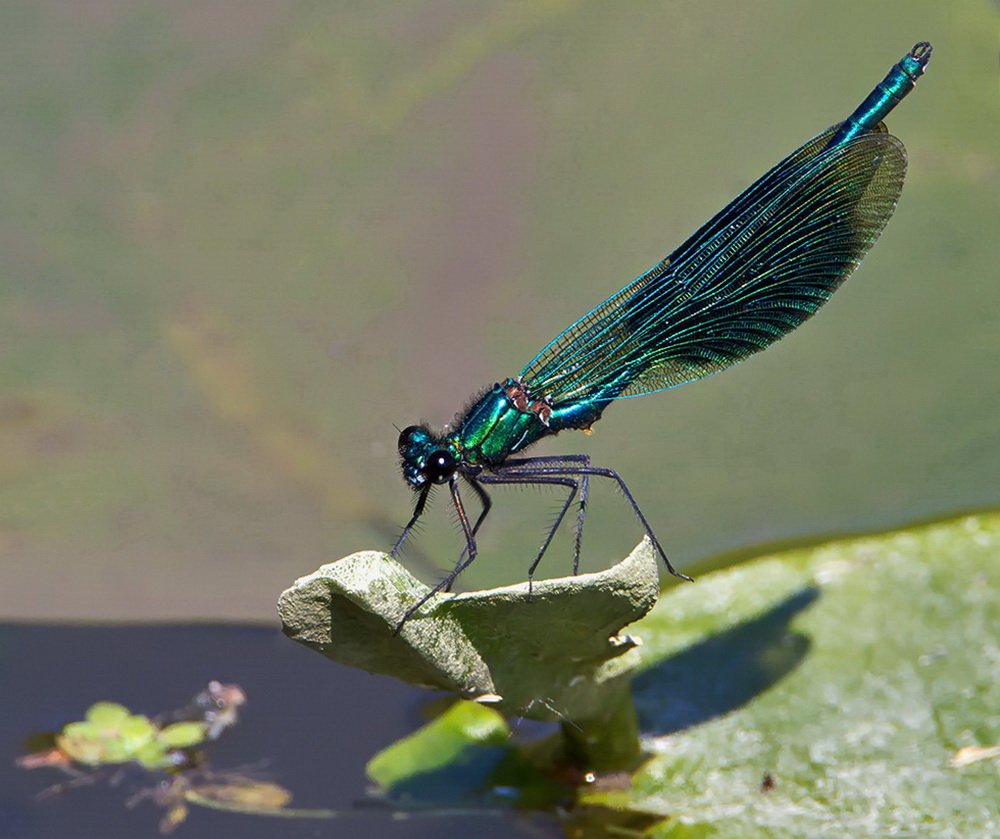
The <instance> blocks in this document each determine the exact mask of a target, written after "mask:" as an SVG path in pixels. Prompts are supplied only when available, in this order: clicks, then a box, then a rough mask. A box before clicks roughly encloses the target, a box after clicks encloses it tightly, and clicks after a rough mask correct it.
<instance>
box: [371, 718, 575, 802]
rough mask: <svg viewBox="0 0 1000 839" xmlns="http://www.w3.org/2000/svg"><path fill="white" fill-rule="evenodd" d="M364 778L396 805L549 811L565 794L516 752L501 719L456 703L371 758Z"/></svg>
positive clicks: (506, 726)
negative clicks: (512, 808) (376, 786)
mask: <svg viewBox="0 0 1000 839" xmlns="http://www.w3.org/2000/svg"><path fill="white" fill-rule="evenodd" d="M367 772H368V776H369V777H370V778H371V779H372V780H373V781H374V782H375V783H377V784H378V785H379V786H380V787H381V788H382V789H383V790H384V791H385V792H386V793H387V794H388V795H390V796H391V797H392V798H393V799H394V800H397V801H401V800H405V801H410V802H414V801H415V802H419V803H420V805H421V806H424V807H426V806H428V805H429V804H431V803H433V804H434V805H436V806H440V805H442V804H443V803H452V804H456V803H457V804H466V805H468V804H470V802H471V801H472V800H473V799H475V801H476V803H478V804H480V805H501V806H504V807H533V808H541V807H546V806H552V805H553V804H554V803H555V802H556V801H557V800H558V799H560V798H564V797H565V795H566V789H565V788H563V787H561V786H559V785H557V784H555V783H554V782H552V781H550V780H549V779H548V778H546V777H545V776H544V775H543V774H542V773H541V772H539V771H538V770H537V769H536V768H535V767H533V766H532V765H531V764H530V763H529V762H528V760H527V759H526V758H525V757H524V755H523V754H522V753H521V752H520V751H519V750H518V749H517V748H516V747H515V745H514V742H513V740H512V739H511V732H510V728H509V727H508V725H507V722H506V720H505V719H504V718H503V716H502V715H501V714H499V713H498V712H497V711H495V710H493V709H492V708H487V707H484V706H482V705H478V704H476V703H474V702H465V701H459V702H456V703H455V704H454V705H452V706H451V707H450V708H449V709H448V710H447V711H445V712H444V713H443V714H441V716H439V717H437V718H436V719H434V720H433V721H432V722H429V723H428V724H427V725H425V726H423V727H422V728H420V729H418V730H417V731H416V732H414V733H413V734H411V735H409V736H407V737H404V738H403V739H401V740H397V741H396V742H395V743H393V744H392V745H391V746H389V747H387V748H386V749H383V750H382V751H381V752H379V753H378V754H377V755H375V756H374V757H373V758H372V759H371V760H370V761H369V762H368V766H367Z"/></svg>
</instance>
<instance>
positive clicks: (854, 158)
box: [392, 42, 931, 626]
mask: <svg viewBox="0 0 1000 839" xmlns="http://www.w3.org/2000/svg"><path fill="white" fill-rule="evenodd" d="M930 55H931V45H930V44H928V43H925V42H921V43H919V44H917V45H916V46H915V47H913V49H912V50H910V52H909V53H907V55H905V56H904V57H903V59H902V60H901V61H900V62H899V63H898V64H896V65H895V66H894V67H893V68H892V69H891V70H890V71H889V74H888V75H887V76H886V77H885V79H884V80H883V81H882V82H880V83H879V84H878V85H877V86H876V87H875V89H874V90H873V91H872V92H871V93H870V94H869V95H868V97H867V98H866V99H865V100H864V102H862V103H861V105H859V106H858V108H857V109H856V110H855V111H854V112H853V113H852V114H851V115H850V116H849V117H848V118H847V119H846V120H844V121H843V122H841V123H839V124H837V125H834V126H833V127H832V128H829V129H827V130H826V131H824V132H823V133H822V134H819V135H818V136H816V137H814V138H813V139H811V140H809V141H808V142H807V143H805V145H803V146H800V147H799V148H798V149H796V150H795V151H794V152H792V153H791V154H790V155H789V156H788V157H786V158H785V159H784V160H782V161H781V162H780V163H778V164H777V165H776V166H775V167H774V168H773V169H771V170H770V171H769V172H767V173H765V174H764V175H763V176H762V177H761V178H759V179H758V180H757V182H756V183H754V184H753V185H751V186H750V187H749V188H748V189H746V190H744V192H743V193H742V194H740V195H739V196H737V197H736V198H735V199H734V200H733V201H732V202H731V203H730V204H729V205H728V206H727V207H725V208H724V209H723V210H722V211H721V212H719V213H718V214H717V215H716V216H715V217H714V218H713V219H711V220H710V221H709V222H707V223H706V224H705V225H703V226H702V228H701V229H700V230H698V232H697V233H695V234H694V235H693V236H692V237H691V238H690V239H688V240H687V241H686V242H685V243H684V244H683V245H681V246H680V247H679V248H678V249H677V250H675V251H674V252H673V253H672V254H670V256H668V257H667V258H666V259H664V260H663V261H662V262H660V263H658V264H657V265H655V266H653V267H652V268H651V269H650V270H649V271H647V272H646V273H645V274H643V275H642V276H641V277H639V278H638V279H636V280H634V281H633V282H632V283H630V284H629V285H627V286H625V288H623V289H622V290H621V291H619V292H618V293H617V294H614V295H613V296H611V297H610V298H608V299H607V300H606V301H604V302H603V303H601V304H600V305H599V306H598V307H597V308H595V309H593V310H592V311H590V312H589V313H587V314H586V315H584V316H583V317H582V318H580V320H578V321H577V322H576V323H574V324H573V325H572V326H570V327H569V328H568V329H566V330H564V331H563V332H562V333H561V334H560V335H559V336H557V337H556V338H555V340H553V341H552V342H551V343H550V344H549V345H548V346H547V347H545V349H543V350H542V351H541V352H540V353H539V354H538V355H536V356H535V357H534V358H533V359H532V360H531V361H530V362H529V363H528V365H527V366H526V367H525V368H524V369H523V370H522V371H521V373H520V375H518V376H517V377H515V378H509V379H505V380H504V381H502V382H500V383H498V384H495V385H493V387H492V388H490V389H489V390H487V391H486V392H485V393H484V394H482V395H481V396H480V397H479V398H477V399H476V400H475V401H474V402H473V403H472V405H471V407H470V408H469V409H468V410H467V411H466V412H465V413H464V414H463V415H462V416H461V417H460V418H458V419H457V420H456V422H455V424H454V427H453V428H451V429H450V430H446V431H445V432H444V433H441V434H435V433H433V432H432V431H431V430H430V429H429V428H427V426H424V425H411V426H409V427H408V428H405V429H403V431H402V432H401V433H400V435H399V454H400V457H401V459H402V470H403V478H404V479H405V480H406V482H407V483H408V484H409V485H410V486H411V487H412V488H413V490H414V491H415V492H416V493H417V500H416V504H415V507H414V510H413V516H412V517H411V518H410V521H409V523H408V524H407V525H406V527H405V528H404V529H403V532H402V534H401V535H400V537H399V540H398V541H397V542H396V545H395V547H394V548H393V550H392V553H393V555H395V554H396V553H397V552H398V551H399V550H400V548H401V547H402V546H403V543H404V542H405V541H406V538H407V536H409V534H410V532H411V530H412V529H413V526H414V525H415V524H416V522H417V520H418V519H419V518H420V516H421V515H422V514H423V512H424V507H425V506H426V504H427V499H428V496H429V495H430V492H431V490H432V489H433V488H434V487H435V486H437V485H447V486H448V491H449V492H450V494H451V499H452V502H453V503H454V505H455V509H456V511H457V512H458V519H459V521H460V522H461V525H462V530H463V532H464V534H465V543H466V546H465V549H464V550H463V551H462V553H461V555H460V556H459V560H458V563H457V564H456V565H455V568H454V569H453V570H452V571H451V572H450V573H449V574H448V575H447V577H445V579H444V580H442V581H441V582H440V583H439V584H438V585H437V586H436V587H435V588H434V589H433V590H432V591H431V593H430V594H428V595H427V596H426V597H425V598H423V599H422V600H421V601H420V602H419V603H417V604H415V605H414V606H413V607H412V608H410V610H409V611H408V612H407V613H406V616H405V617H404V618H403V621H404V622H405V620H406V619H407V618H408V617H410V615H412V614H413V612H415V611H416V610H417V609H418V608H419V607H420V606H421V605H423V603H424V602H426V600H427V599H429V598H430V596H431V595H432V594H434V593H436V592H438V591H441V590H442V589H449V590H450V588H451V585H452V583H453V582H454V581H455V578H456V577H457V576H458V575H459V574H460V573H461V572H462V571H463V570H464V569H465V568H466V567H468V565H469V563H471V562H472V561H473V560H474V559H475V558H476V552H477V548H476V534H477V533H478V532H479V528H480V527H481V526H482V523H483V521H484V520H485V519H486V516H487V514H488V513H489V511H490V507H491V501H490V497H489V495H488V494H487V492H486V490H485V488H484V485H487V486H495V485H498V484H504V485H509V484H535V485H546V486H561V487H565V488H566V489H567V490H568V494H567V497H566V501H565V503H564V504H563V505H562V507H561V508H560V511H559V513H558V515H557V516H556V519H555V522H554V523H553V526H552V528H551V529H550V531H549V533H548V535H547V536H546V537H545V539H544V541H543V542H542V546H541V548H540V549H539V551H538V553H537V555H536V556H535V559H534V561H533V562H532V563H531V566H530V568H529V569H528V580H529V583H530V581H531V579H532V576H533V574H534V572H535V569H536V568H537V567H538V563H539V562H540V561H541V559H542V556H543V555H544V553H545V551H546V549H547V548H548V546H549V544H550V542H551V541H552V537H553V535H554V534H555V531H556V530H557V529H558V527H559V525H560V524H561V522H562V520H563V518H564V517H565V515H566V513H567V512H568V510H569V509H570V507H571V506H572V504H573V501H574V500H575V499H577V497H579V512H578V515H577V520H576V542H575V548H574V555H573V571H574V573H576V571H577V569H578V566H579V557H580V540H581V537H582V534H583V522H584V515H585V512H586V504H587V491H588V487H589V481H590V479H591V478H607V479H609V480H611V481H614V482H615V483H616V484H617V485H618V487H619V488H620V489H621V491H622V493H623V494H624V495H625V498H626V499H627V500H628V503H629V504H630V505H631V507H632V510H633V511H634V512H635V515H636V516H637V518H638V519H639V522H640V523H641V525H642V527H643V529H644V530H645V531H646V535H647V536H648V537H649V539H650V540H651V541H652V543H653V545H654V546H655V547H656V549H657V551H658V552H659V554H660V556H661V557H662V558H663V561H664V563H665V564H666V567H667V570H668V571H669V572H670V573H671V574H673V575H674V576H676V577H681V578H683V579H689V578H688V577H685V576H684V575H683V574H680V573H678V572H677V571H676V570H675V569H674V567H673V566H672V565H671V564H670V560H669V559H667V555H666V553H665V552H664V550H663V547H662V546H661V545H660V542H659V540H658V539H657V538H656V536H655V534H654V533H653V530H652V528H651V527H650V526H649V522H648V521H647V520H646V517H645V516H644V515H643V513H642V510H641V509H640V508H639V505H638V504H637V503H636V501H635V499H634V498H633V496H632V493H631V492H629V489H628V487H627V486H626V485H625V482H624V481H623V480H622V478H621V476H620V475H619V474H618V473H617V472H616V471H615V470H614V469H609V468H606V467H599V466H593V465H591V462H590V458H589V457H588V456H587V455H582V454H575V455H556V456H553V457H514V455H516V454H518V453H520V452H522V451H524V450H525V449H527V448H528V447H529V446H531V445H532V444H534V443H536V442H537V441H538V440H540V439H542V438H543V437H547V436H549V435H552V434H558V433H559V432H560V431H565V430H567V429H582V430H584V431H586V430H588V429H589V428H590V427H591V426H592V425H593V424H594V423H595V422H597V420H599V419H600V418H601V415H602V414H603V412H604V410H605V409H606V408H607V407H608V405H610V404H611V403H612V402H614V401H615V400H616V399H622V398H625V397H632V396H641V395H643V394H646V393H655V392H656V391H660V390H666V389H667V388H672V387H676V386H677V385H680V384H684V383H685V382H691V381H694V380H696V379H701V378H704V377H705V376H708V375H710V374H712V373H717V372H718V371H720V370H724V369H725V368H727V367H729V366H731V365H733V364H736V363H737V362H739V361H742V360H743V359H745V358H748V357H749V356H751V355H753V354H754V353H755V352H758V351H759V350H762V349H764V348H765V347H767V346H768V345H770V344H772V343H774V342H775V341H777V340H778V339H779V338H781V337H782V336H783V335H786V334H787V333H788V332H790V331H791V330H793V329H794V328H795V327H797V326H798V325H799V324H800V323H802V322H803V321H804V320H806V319H807V318H808V317H810V316H811V315H812V314H813V313H814V312H816V310H817V309H819V307H820V306H822V305H823V304H824V303H825V302H826V301H827V300H828V299H829V298H830V296H831V295H832V294H833V292H834V291H836V289H837V288H838V287H839V286H840V284H841V283H842V282H843V281H844V280H845V279H846V278H847V277H848V276H849V275H850V274H851V272H852V271H853V270H854V269H855V268H856V267H857V266H858V263H860V262H861V260H862V258H863V257H864V255H865V254H866V253H867V252H868V250H869V248H871V246H872V245H873V244H874V243H875V241H876V240H877V239H878V237H879V234H881V232H882V229H883V228H884V227H885V225H886V223H887V222H888V221H889V218H890V216H892V213H893V210H894V209H895V208H896V202H897V200H898V199H899V195H900V192H901V190H902V188H903V178H904V175H905V173H906V150H905V149H904V148H903V144H902V143H901V142H900V141H899V140H898V139H897V138H895V137H893V136H892V135H891V134H889V133H888V130H887V129H886V127H885V125H884V124H883V123H882V119H884V118H885V116H886V115H887V114H888V113H889V112H890V111H892V109H893V108H895V107H896V105H898V104H899V103H900V102H901V101H902V100H903V98H904V97H905V96H906V95H907V94H908V93H909V92H910V91H911V90H912V89H913V86H914V84H915V83H916V80H917V79H918V78H919V77H920V76H921V74H922V73H923V72H924V68H925V67H926V65H927V62H928V61H929V60H930ZM459 479H461V480H462V481H464V482H465V484H466V485H467V486H469V487H471V488H472V490H473V492H474V493H475V494H476V496H477V497H478V498H479V500H480V503H481V504H482V510H481V512H480V513H479V516H478V518H476V520H475V522H471V521H470V519H469V516H468V514H467V513H466V510H465V505H464V502H463V500H462V496H461V494H460V491H459V486H460V480H459ZM400 626H402V624H400Z"/></svg>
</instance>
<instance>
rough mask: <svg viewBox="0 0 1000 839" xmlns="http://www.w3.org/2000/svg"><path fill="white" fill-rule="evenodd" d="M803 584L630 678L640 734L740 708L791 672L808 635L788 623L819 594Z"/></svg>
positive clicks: (682, 726) (805, 648)
mask: <svg viewBox="0 0 1000 839" xmlns="http://www.w3.org/2000/svg"><path fill="white" fill-rule="evenodd" d="M819 593H820V592H819V588H817V587H816V586H807V587H805V588H803V589H800V590H799V591H797V592H795V593H794V594H792V595H791V596H790V597H788V598H786V599H785V600H783V601H782V602H781V603H779V604H777V605H776V606H775V607H774V608H772V609H770V610H769V611H767V612H765V613H764V614H762V615H760V616H758V617H756V618H753V619H751V620H748V621H744V622H743V623H740V624H738V625H737V626H734V627H732V628H731V629H727V630H725V631H724V632H720V633H718V634H717V635H713V636H712V637H710V638H707V639H705V640H704V641H700V642H699V643H697V644H695V645H693V646H691V647H688V648H687V649H686V650H684V651H683V652H680V653H678V654H677V655H674V656H672V657H670V658H667V659H664V660H663V661H662V662H661V663H660V664H658V665H656V666H655V667H653V668H651V669H650V670H648V671H646V672H644V673H642V674H640V675H639V676H637V677H636V678H635V680H634V681H633V682H632V697H633V700H634V702H635V709H636V713H637V715H638V719H639V728H640V730H641V731H642V733H643V734H647V735H652V736H661V735H664V734H672V733H674V732H677V731H682V730H683V729H686V728H690V727H692V726H695V725H699V724H701V723H704V722H707V721H708V720H711V719H713V718H714V717H718V716H721V715H723V714H726V713H729V712H730V711H734V710H736V709H737V708H739V707H740V706H741V705H743V704H745V703H746V702H748V701H749V700H751V699H752V698H753V697H755V696H757V695H758V694H760V693H763V692H764V691H765V690H767V689H768V688H770V687H771V686H772V685H774V684H775V683H776V682H778V681H779V680H781V679H783V678H784V677H785V676H787V675H788V674H789V673H791V672H792V671H793V670H794V669H795V668H796V667H798V665H799V663H800V662H801V661H802V659H803V658H805V656H806V654H807V653H808V652H809V647H810V643H811V642H810V640H809V638H808V637H807V636H805V635H802V634H801V633H798V632H794V631H792V630H791V629H790V628H789V624H790V623H791V621H792V619H793V618H795V616H796V615H798V614H799V613H800V612H802V611H803V610H805V609H807V608H808V607H809V606H811V605H812V604H813V603H814V602H815V601H816V600H817V599H818V597H819Z"/></svg>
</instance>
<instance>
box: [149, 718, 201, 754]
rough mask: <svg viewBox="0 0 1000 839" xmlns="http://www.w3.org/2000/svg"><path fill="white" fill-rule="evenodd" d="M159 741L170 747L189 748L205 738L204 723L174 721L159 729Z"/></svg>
mask: <svg viewBox="0 0 1000 839" xmlns="http://www.w3.org/2000/svg"><path fill="white" fill-rule="evenodd" d="M158 739H159V741H160V742H161V743H162V744H163V745H164V746H167V747H168V748H171V749H189V748H191V746H197V745H198V744H199V743H201V742H204V740H205V724H204V723H201V722H175V723H173V724H172V725H168V726H167V727H166V728H164V729H163V730H161V731H160V733H159V737H158Z"/></svg>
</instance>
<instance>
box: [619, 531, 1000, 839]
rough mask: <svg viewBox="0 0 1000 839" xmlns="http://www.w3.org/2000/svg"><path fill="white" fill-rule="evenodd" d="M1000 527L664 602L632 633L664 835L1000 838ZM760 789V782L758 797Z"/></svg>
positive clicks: (776, 561) (642, 782) (829, 555)
mask: <svg viewBox="0 0 1000 839" xmlns="http://www.w3.org/2000/svg"><path fill="white" fill-rule="evenodd" d="M998 582H1000V517H998V516H997V515H990V516H971V517H966V518H962V519H959V520H956V521H953V522H948V523H944V524H936V525H932V526H927V527H921V528H917V529H913V530H909V531H905V532H897V533H890V534H886V535H882V536H876V537H866V538H858V539H851V540H844V541H839V542H834V543H830V544H827V545H824V546H821V547H818V548H812V549H808V550H797V551H791V552H788V553H784V554H781V555H778V556H775V557H772V558H764V559H760V560H756V561H753V562H749V563H747V564H744V565H742V566H740V567H738V568H735V569H732V570H729V571H723V572H719V573H716V574H711V575H708V576H706V577H704V578H702V579H701V580H699V581H698V583H697V585H695V586H680V587H677V588H675V589H673V590H671V591H670V592H668V593H666V594H665V595H664V596H663V597H662V598H661V600H660V602H659V603H658V604H657V607H656V609H655V610H654V611H653V612H652V613H651V614H650V615H649V616H648V617H647V618H645V619H644V620H643V621H641V622H640V623H639V624H637V625H636V626H635V627H633V629H632V631H633V632H635V633H636V634H637V635H641V637H642V639H643V641H644V645H643V647H642V656H643V665H642V672H641V673H640V674H639V675H638V676H637V678H636V680H635V682H634V685H633V688H634V690H633V693H634V697H635V701H636V706H637V710H638V713H639V720H640V727H641V728H642V730H643V731H644V733H645V734H646V738H647V739H646V741H645V742H646V745H647V746H648V748H649V749H650V750H651V751H653V752H655V753H656V754H655V757H654V758H653V759H651V760H650V761H649V762H648V763H647V765H646V766H645V767H643V769H642V771H640V772H639V773H637V775H636V776H635V778H634V784H633V789H632V791H631V793H630V794H629V795H628V796H627V800H626V801H622V800H621V799H620V798H619V799H617V800H616V805H617V806H625V807H629V806H633V807H639V808H643V809H650V808H653V809H660V810H661V811H662V812H664V813H669V814H670V815H671V816H672V817H673V818H672V819H671V821H670V823H669V825H670V826H669V827H668V828H664V829H663V832H661V833H659V835H664V836H671V837H707V836H713V837H714V836H719V837H723V836H724V837H732V836H739V837H741V839H753V837H768V839H774V837H806V836H808V837H811V839H821V838H822V837H831V839H833V837H836V839H843V837H845V836H850V837H884V836H913V837H917V836H919V837H932V836H933V837H935V839H941V837H992V836H1000V773H998V763H997V760H996V759H995V758H993V759H987V760H982V761H979V762H976V763H972V764H969V765H965V766H953V765H952V764H951V763H950V761H951V759H952V758H953V757H954V756H955V754H956V752H957V750H958V749H960V748H963V747H969V746H992V745H994V744H996V743H998V742H1000V590H998ZM765 777H767V778H768V781H767V782H766V783H762V782H763V781H764V779H765Z"/></svg>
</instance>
